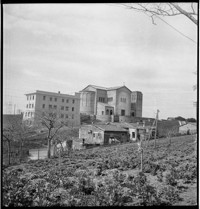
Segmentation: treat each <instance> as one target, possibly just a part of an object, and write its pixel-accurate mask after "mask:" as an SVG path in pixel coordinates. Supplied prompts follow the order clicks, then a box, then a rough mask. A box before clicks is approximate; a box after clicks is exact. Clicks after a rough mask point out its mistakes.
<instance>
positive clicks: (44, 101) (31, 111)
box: [23, 90, 80, 126]
mask: <svg viewBox="0 0 200 209" xmlns="http://www.w3.org/2000/svg"><path fill="white" fill-rule="evenodd" d="M25 95H26V97H27V103H26V110H25V112H24V116H23V120H26V121H27V124H30V125H31V124H33V123H34V122H37V119H38V118H39V117H40V116H42V115H44V114H52V112H54V113H55V114H56V115H57V118H60V119H61V120H63V121H65V122H67V124H68V125H69V126H78V125H80V94H79V93H75V95H68V94H61V93H60V92H58V93H53V92H47V91H38V90H37V91H36V92H33V93H29V94H25Z"/></svg>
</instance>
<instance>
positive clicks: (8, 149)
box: [8, 141, 10, 165]
mask: <svg viewBox="0 0 200 209" xmlns="http://www.w3.org/2000/svg"><path fill="white" fill-rule="evenodd" d="M8 165H10V141H8Z"/></svg>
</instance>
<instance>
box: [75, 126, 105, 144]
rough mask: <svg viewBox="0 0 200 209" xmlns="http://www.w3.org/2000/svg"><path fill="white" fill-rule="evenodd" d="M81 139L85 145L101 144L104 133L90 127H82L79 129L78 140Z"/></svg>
mask: <svg viewBox="0 0 200 209" xmlns="http://www.w3.org/2000/svg"><path fill="white" fill-rule="evenodd" d="M83 138H84V139H85V143H86V144H95V143H96V144H103V142H104V132H103V131H102V130H100V129H99V128H96V127H95V126H92V125H88V126H82V127H80V128H79V139H83Z"/></svg>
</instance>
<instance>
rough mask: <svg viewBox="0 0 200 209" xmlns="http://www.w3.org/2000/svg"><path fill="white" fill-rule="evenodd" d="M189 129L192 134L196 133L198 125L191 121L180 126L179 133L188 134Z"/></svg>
mask: <svg viewBox="0 0 200 209" xmlns="http://www.w3.org/2000/svg"><path fill="white" fill-rule="evenodd" d="M188 130H189V132H190V134H195V133H196V132H197V127H196V125H194V124H190V123H188V124H186V125H183V126H180V127H179V133H181V134H187V131H188Z"/></svg>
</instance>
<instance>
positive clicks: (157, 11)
mask: <svg viewBox="0 0 200 209" xmlns="http://www.w3.org/2000/svg"><path fill="white" fill-rule="evenodd" d="M123 5H124V6H125V7H126V8H129V9H133V10H135V11H139V12H143V13H145V14H146V15H148V16H149V17H151V19H152V23H153V24H156V23H155V20H154V17H156V16H157V17H159V16H177V15H184V16H185V17H187V18H189V19H190V20H191V21H192V22H193V23H194V24H196V25H197V24H198V20H197V17H198V14H197V3H193V2H191V3H127V4H123Z"/></svg>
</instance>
